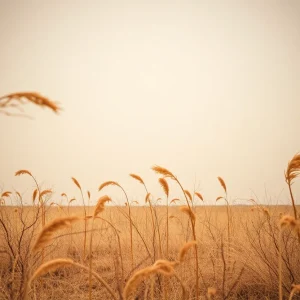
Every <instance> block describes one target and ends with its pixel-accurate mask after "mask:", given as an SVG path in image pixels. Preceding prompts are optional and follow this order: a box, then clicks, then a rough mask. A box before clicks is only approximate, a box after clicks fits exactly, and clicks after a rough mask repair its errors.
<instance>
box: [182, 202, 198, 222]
mask: <svg viewBox="0 0 300 300" xmlns="http://www.w3.org/2000/svg"><path fill="white" fill-rule="evenodd" d="M180 210H181V211H182V212H183V213H185V214H187V215H188V216H189V217H190V219H191V221H192V223H193V224H194V223H195V221H196V216H195V214H194V213H193V212H192V210H191V208H189V207H188V206H181V207H180Z"/></svg>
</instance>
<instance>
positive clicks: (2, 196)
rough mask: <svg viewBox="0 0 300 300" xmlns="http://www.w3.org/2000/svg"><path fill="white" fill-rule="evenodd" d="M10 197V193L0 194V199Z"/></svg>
mask: <svg viewBox="0 0 300 300" xmlns="http://www.w3.org/2000/svg"><path fill="white" fill-rule="evenodd" d="M10 195H11V192H9V191H6V192H3V193H2V194H1V197H0V198H4V197H9V196H10Z"/></svg>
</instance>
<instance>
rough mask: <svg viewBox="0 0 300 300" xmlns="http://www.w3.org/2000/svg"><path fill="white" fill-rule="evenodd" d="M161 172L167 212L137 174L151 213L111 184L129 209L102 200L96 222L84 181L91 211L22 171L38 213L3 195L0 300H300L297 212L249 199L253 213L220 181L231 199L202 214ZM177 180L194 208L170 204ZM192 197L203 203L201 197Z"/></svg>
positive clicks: (291, 169)
mask: <svg viewBox="0 0 300 300" xmlns="http://www.w3.org/2000/svg"><path fill="white" fill-rule="evenodd" d="M295 160H296V161H298V160H297V157H296V158H295V159H293V160H292V162H290V163H289V166H288V171H287V172H286V180H287V182H288V183H291V182H292V181H294V180H295V179H296V177H297V176H298V173H299V172H298V169H297V168H298V166H297V163H295V162H293V161H295ZM153 170H154V171H155V172H157V173H159V175H162V176H163V177H162V178H159V184H160V185H161V187H162V192H163V194H164V197H165V200H164V199H162V201H165V204H166V205H164V206H163V205H161V206H157V205H154V204H153V202H152V200H151V198H152V197H151V194H150V193H149V192H148V190H147V187H146V185H145V182H144V180H143V179H142V178H141V177H140V176H138V175H136V174H130V176H131V177H132V178H133V179H135V180H137V181H138V182H139V183H140V184H142V185H143V186H144V187H145V192H146V201H145V204H144V205H145V206H138V207H134V206H131V205H130V203H133V202H129V199H128V195H127V193H126V191H125V190H124V189H123V187H122V186H121V185H120V184H118V183H117V182H115V181H107V182H105V183H103V184H101V185H100V187H99V191H102V189H103V188H105V187H107V186H110V185H112V186H116V187H117V188H120V189H122V191H123V194H124V197H125V200H126V204H127V206H125V207H124V206H122V207H121V206H106V207H105V205H106V204H107V202H109V201H110V197H109V196H108V195H106V196H102V197H100V198H99V200H98V202H97V204H96V206H95V207H93V213H92V215H89V216H88V215H87V214H86V209H85V201H84V195H83V193H82V187H81V185H80V184H79V182H78V181H77V180H76V179H75V178H72V180H73V182H74V184H75V185H76V187H77V188H78V189H79V190H80V192H81V197H82V201H83V204H84V206H83V207H72V206H70V204H71V203H72V202H73V201H74V198H73V199H69V198H68V196H67V195H66V194H65V193H62V194H61V196H62V197H64V201H65V205H61V204H59V205H58V203H56V202H55V201H53V200H54V199H52V200H51V201H50V199H51V197H52V191H51V190H44V191H41V190H40V188H39V185H38V184H37V182H36V179H35V178H34V176H33V175H32V173H31V172H29V171H28V170H20V171H18V172H16V175H28V176H31V177H32V178H33V179H34V181H35V183H36V188H35V189H34V190H33V191H32V192H30V201H31V203H32V206H29V207H25V206H23V205H22V203H24V200H25V199H22V196H21V194H20V193H18V192H10V191H7V190H5V191H1V196H0V202H1V207H0V240H1V241H3V243H2V244H1V245H0V261H1V266H0V277H1V283H0V299H25V298H27V299H41V300H42V299H46V298H47V299H49V298H50V299H86V298H87V295H89V296H88V297H89V299H120V300H123V299H124V300H125V299H151V300H152V299H191V300H192V299H253V300H254V299H292V298H293V299H296V298H297V297H298V292H299V290H300V289H299V282H300V273H299V265H300V251H299V246H300V245H299V240H298V237H299V232H300V223H299V219H298V218H297V217H295V216H294V211H295V210H296V211H297V206H296V205H295V206H293V205H292V206H261V205H259V203H258V201H254V200H250V199H249V200H250V201H249V204H248V205H244V206H232V205H230V203H229V201H228V200H227V197H228V195H227V193H228V190H227V187H226V184H225V181H224V180H223V179H222V178H221V177H218V180H219V182H220V184H221V187H222V189H223V190H224V192H225V195H224V196H220V197H218V198H217V200H218V201H219V200H222V199H223V200H225V204H226V205H225V206H204V205H202V206H195V205H194V199H193V198H192V194H191V193H190V192H189V191H187V190H186V189H184V188H183V186H182V185H181V183H180V181H179V180H178V178H177V177H176V176H175V175H174V174H173V173H171V172H170V171H169V170H167V169H165V168H162V167H158V166H156V167H154V168H153ZM287 178H289V179H287ZM170 179H171V180H174V181H175V182H177V183H178V185H179V186H180V188H181V191H182V195H179V196H181V197H182V196H183V197H184V199H185V201H182V200H179V198H174V199H173V200H171V201H169V192H170V191H169V185H168V182H167V180H170ZM193 194H194V195H195V196H196V197H197V199H199V200H201V203H203V202H204V200H203V197H202V195H201V194H200V193H198V192H193ZM31 195H32V196H31ZM90 197H91V196H90V193H88V198H90ZM36 199H39V201H36ZM8 201H9V202H13V203H14V206H8V205H7V202H8ZM204 203H205V202H204ZM175 204H176V205H175ZM177 204H179V206H177ZM55 205H56V206H55ZM57 208H59V209H57ZM100 214H101V215H100ZM291 215H292V216H291ZM89 220H91V221H90V222H91V224H90V222H88V221H89ZM45 222H46V223H45ZM86 239H89V251H88V253H86V250H85V243H86ZM191 250H194V251H191ZM65 266H68V268H65ZM87 275H88V276H87Z"/></svg>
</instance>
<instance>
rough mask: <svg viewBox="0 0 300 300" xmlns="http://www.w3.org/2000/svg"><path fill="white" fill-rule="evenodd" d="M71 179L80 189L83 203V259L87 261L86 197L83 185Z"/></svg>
mask: <svg viewBox="0 0 300 300" xmlns="http://www.w3.org/2000/svg"><path fill="white" fill-rule="evenodd" d="M71 179H72V181H73V182H74V184H75V185H76V186H77V187H78V188H79V190H80V194H81V199H82V203H83V211H84V236H83V258H84V259H85V256H86V232H87V218H86V216H87V213H86V207H85V201H84V197H83V192H82V188H81V185H80V184H79V182H78V180H77V179H76V178H74V177H71Z"/></svg>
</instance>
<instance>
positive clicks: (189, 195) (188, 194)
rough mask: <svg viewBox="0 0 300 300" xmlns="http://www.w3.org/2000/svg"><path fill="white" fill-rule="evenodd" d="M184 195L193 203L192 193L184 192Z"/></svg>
mask: <svg viewBox="0 0 300 300" xmlns="http://www.w3.org/2000/svg"><path fill="white" fill-rule="evenodd" d="M184 193H185V194H186V195H187V196H188V198H189V199H190V201H191V202H193V198H192V195H191V193H190V192H189V191H188V190H184Z"/></svg>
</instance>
